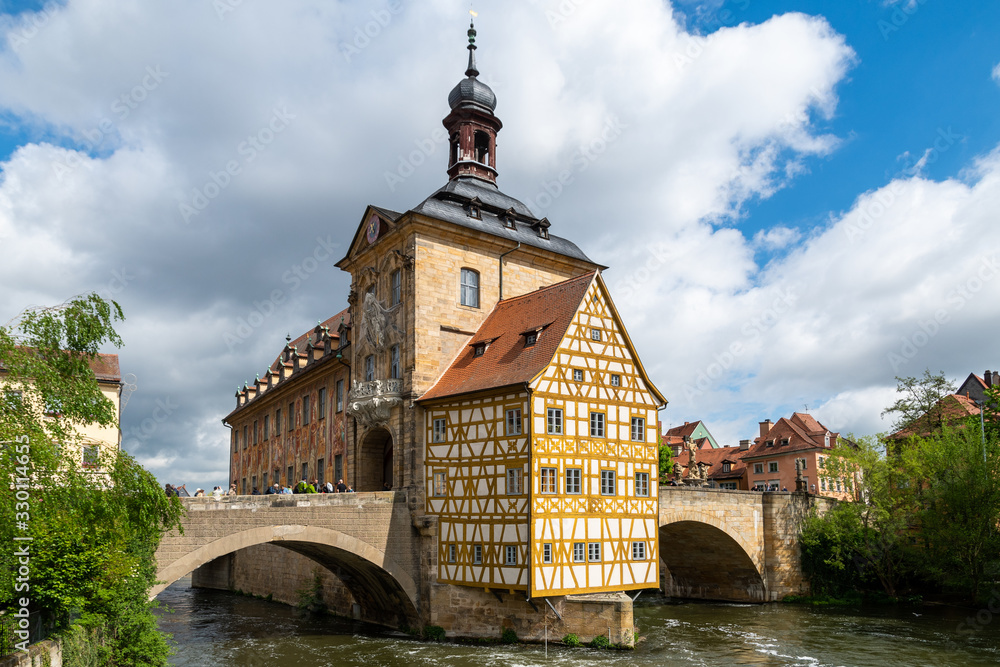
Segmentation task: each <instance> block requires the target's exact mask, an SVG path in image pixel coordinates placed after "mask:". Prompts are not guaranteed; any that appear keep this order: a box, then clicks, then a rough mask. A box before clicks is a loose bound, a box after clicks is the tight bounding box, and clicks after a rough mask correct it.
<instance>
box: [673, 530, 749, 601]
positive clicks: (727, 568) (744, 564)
mask: <svg viewBox="0 0 1000 667" xmlns="http://www.w3.org/2000/svg"><path fill="white" fill-rule="evenodd" d="M660 558H662V560H663V562H664V564H665V565H666V569H667V570H668V572H666V573H664V577H663V588H664V592H665V593H666V594H667V595H670V596H672V597H679V598H694V599H700V600H729V601H733V602H764V601H766V599H767V587H766V585H765V582H764V578H763V577H762V576H761V573H760V570H759V568H758V566H757V564H755V563H754V560H753V559H752V558H751V556H750V554H749V553H747V550H746V549H745V548H744V547H743V545H741V544H740V543H739V542H738V541H737V540H736V539H734V538H733V537H731V536H730V535H729V534H727V533H726V532H725V531H724V530H722V529H721V528H718V527H716V526H713V525H711V524H708V523H704V522H701V521H690V520H684V521H676V522H673V523H668V524H666V525H663V526H661V527H660Z"/></svg>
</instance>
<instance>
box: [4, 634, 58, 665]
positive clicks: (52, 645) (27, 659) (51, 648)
mask: <svg viewBox="0 0 1000 667" xmlns="http://www.w3.org/2000/svg"><path fill="white" fill-rule="evenodd" d="M62 664H63V659H62V644H61V643H59V642H58V641H52V640H50V639H46V640H45V641H42V642H38V643H37V644H32V645H31V646H29V647H28V652H27V653H21V652H17V653H12V654H11V655H8V656H6V657H3V658H0V667H62Z"/></svg>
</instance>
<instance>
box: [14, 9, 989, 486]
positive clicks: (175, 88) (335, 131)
mask: <svg viewBox="0 0 1000 667" xmlns="http://www.w3.org/2000/svg"><path fill="white" fill-rule="evenodd" d="M221 3H222V6H228V7H229V10H231V11H228V10H227V11H219V9H218V7H219V6H220V3H218V2H208V1H207V0H170V1H167V0H162V1H154V0H65V1H64V2H60V3H53V4H44V5H43V3H39V2H33V3H26V2H10V1H6V2H5V1H3V0H0V252H2V253H3V254H4V257H3V259H4V261H3V262H0V287H2V289H0V321H7V320H9V319H10V318H11V317H13V316H14V315H16V313H18V312H20V311H21V310H22V309H23V308H25V307H26V306H28V305H31V304H51V303H59V302H61V301H63V300H65V299H66V298H68V297H70V296H72V295H74V294H78V293H81V292H83V291H87V290H96V291H99V292H101V293H103V294H105V295H106V296H111V297H113V298H115V299H117V300H119V302H120V303H121V304H122V306H123V307H124V309H125V312H126V315H127V317H128V320H127V321H126V322H125V323H124V324H123V326H122V335H123V337H124V339H125V341H126V345H125V347H124V348H123V349H122V350H121V351H120V352H119V354H120V358H121V362H122V370H123V372H125V373H131V374H133V375H134V376H135V378H136V387H137V388H136V390H135V391H134V393H133V394H132V395H131V397H130V400H129V404H128V406H127V408H126V410H125V411H124V413H123V418H122V426H123V431H124V434H125V435H124V447H125V448H126V449H128V450H129V451H131V452H133V453H135V454H136V456H137V457H138V458H139V459H140V460H141V461H142V462H143V463H145V464H146V465H147V466H149V467H150V468H151V469H152V470H153V471H154V472H155V473H156V474H157V475H159V476H160V477H161V479H162V480H164V481H171V482H175V483H180V482H187V483H189V484H191V483H193V484H196V485H200V486H205V487H208V485H210V484H212V485H214V484H222V483H224V482H225V477H226V467H227V447H226V441H227V440H228V433H227V431H226V430H225V428H224V427H223V426H222V424H221V421H220V420H221V418H222V417H223V416H224V415H226V414H227V413H228V412H229V411H230V410H231V409H232V408H233V406H234V403H233V397H232V393H233V390H234V388H235V387H236V386H237V385H238V384H241V383H242V382H243V381H245V380H250V381H252V380H253V378H254V375H255V374H256V373H260V372H261V371H262V370H263V369H264V368H265V367H266V366H267V364H268V363H269V362H270V361H271V360H272V359H273V358H274V357H275V356H276V355H277V353H278V352H279V350H280V349H281V345H282V344H283V342H284V337H285V334H286V333H291V334H292V335H293V336H295V335H298V334H299V333H302V332H303V331H305V330H306V329H307V328H309V327H311V326H312V325H314V324H315V322H316V321H317V320H321V319H326V318H327V317H329V316H331V315H333V314H334V313H336V312H339V311H340V310H341V309H342V308H344V307H345V305H346V294H347V290H348V289H349V278H348V277H347V276H345V275H343V274H342V273H341V272H340V271H339V270H337V269H336V268H334V267H333V262H334V261H335V260H336V259H339V257H338V258H335V259H334V260H332V261H330V262H326V263H324V264H323V265H322V266H321V267H320V269H319V270H318V271H317V272H316V273H315V274H314V275H313V276H312V277H310V279H309V280H308V281H305V282H304V283H303V284H302V285H301V286H298V285H297V286H295V288H294V289H291V288H290V287H289V285H288V284H287V283H286V282H284V281H283V280H282V276H283V275H284V274H285V273H286V272H287V271H288V270H289V268H290V267H292V266H295V265H296V264H297V263H299V262H301V260H302V258H303V257H305V256H308V255H309V254H311V253H312V252H313V251H314V250H315V248H316V247H320V246H322V245H323V244H325V243H340V244H344V243H346V239H347V238H349V236H350V235H351V234H353V232H354V229H355V226H356V225H357V224H358V223H359V221H360V216H361V215H362V213H363V211H364V209H365V206H366V205H368V204H376V205H380V206H385V207H388V208H393V209H396V210H406V209H408V208H410V207H413V206H415V205H416V204H418V203H419V202H420V201H421V200H422V199H424V198H425V197H426V196H427V195H429V194H430V193H431V192H433V191H434V190H436V189H437V188H438V187H440V186H441V185H442V184H443V183H444V180H445V178H446V176H445V165H444V159H445V158H444V151H443V149H440V147H439V146H436V145H435V144H434V142H433V141H431V140H430V139H429V138H430V137H433V136H434V134H435V132H437V129H438V128H439V127H440V122H441V119H442V118H443V117H444V115H445V114H446V113H447V110H448V107H447V103H446V99H447V94H448V91H449V90H450V89H451V87H452V86H454V84H455V83H457V82H458V80H459V79H460V78H461V77H462V73H463V72H464V69H465V58H466V52H465V50H464V47H465V44H466V41H465V30H466V28H467V25H468V13H467V12H468V3H467V2H465V1H461V0H421V2H420V3H405V2H404V3H399V2H396V1H395V0H372V1H365V2H361V1H353V0H342V1H340V2H330V1H328V0H288V1H287V2H283V3H281V5H280V6H278V5H273V4H269V3H249V2H235V0H234V1H233V2H232V3H229V0H221ZM479 5H481V6H479ZM43 8H44V9H43ZM477 11H479V19H477V28H478V29H479V40H478V44H479V47H480V48H479V51H478V58H479V68H480V71H481V72H482V76H481V78H482V79H483V80H485V81H486V82H487V83H489V85H491V86H492V87H493V89H494V90H495V92H496V94H497V97H498V100H499V103H498V107H497V114H498V115H499V116H500V118H501V119H502V121H503V123H504V128H503V130H502V132H501V134H500V135H499V143H498V153H497V159H498V167H499V170H500V178H499V184H500V187H501V189H503V190H504V191H505V192H507V193H508V194H510V195H512V196H515V197H517V198H519V199H521V200H523V201H525V202H527V203H529V205H533V206H535V208H536V212H539V213H543V214H544V215H546V216H547V217H548V218H549V219H550V221H551V222H552V224H553V227H552V230H551V231H552V233H553V234H556V235H559V236H564V237H568V238H570V239H571V240H573V241H574V242H576V243H577V244H578V245H579V246H580V247H581V248H582V249H583V250H584V251H585V252H586V253H588V254H589V255H590V256H591V257H592V258H593V259H595V260H596V261H598V262H600V263H602V264H606V265H608V266H609V267H610V269H609V270H608V271H607V272H606V275H605V279H606V281H607V282H608V284H609V286H610V288H611V291H612V296H613V298H614V299H615V302H616V304H617V306H618V308H619V310H620V312H621V313H622V314H623V317H624V318H625V323H626V326H627V327H628V328H629V332H630V335H631V337H632V339H633V341H634V342H635V343H636V345H637V347H638V351H639V354H640V355H641V357H642V359H643V362H644V365H645V367H646V369H647V370H648V371H649V372H650V374H651V376H652V378H653V381H654V382H655V383H656V384H657V386H658V388H659V389H660V391H661V392H662V393H663V394H664V395H665V396H667V398H668V399H669V400H670V405H669V406H668V407H667V409H666V410H664V411H663V413H662V414H661V416H662V419H663V421H664V424H665V425H670V424H679V423H683V422H684V421H693V420H695V419H702V420H704V421H705V422H706V423H707V424H708V425H709V428H710V429H711V431H712V432H713V434H714V435H715V436H716V437H717V438H718V439H719V440H720V441H721V442H723V443H724V444H726V443H728V444H735V443H736V442H738V441H739V440H740V439H743V438H747V437H752V436H753V434H754V431H755V430H756V424H757V422H758V421H760V420H763V419H765V418H770V419H772V420H776V419H778V418H780V417H782V416H787V415H788V414H789V413H790V412H791V411H793V410H801V409H803V406H805V405H808V406H809V408H810V411H811V412H812V413H813V414H814V415H815V416H816V417H817V418H818V419H820V420H821V421H822V422H823V423H825V424H826V425H827V426H829V427H830V428H831V429H834V430H841V431H845V432H847V431H852V432H855V433H873V432H876V431H879V430H883V429H885V428H886V427H887V426H888V424H887V423H885V422H883V421H882V420H881V418H880V412H881V410H882V409H883V408H884V407H885V406H886V405H887V404H889V403H891V402H892V400H893V394H894V388H895V382H894V379H893V378H894V376H895V375H920V374H921V373H922V371H923V369H924V368H931V369H932V370H934V371H938V370H943V371H945V373H946V374H948V375H949V376H950V377H952V378H956V379H958V380H959V381H961V380H962V379H964V378H965V377H966V376H967V375H968V373H970V372H976V373H978V374H982V372H983V371H984V370H985V369H987V368H991V369H992V368H996V367H1000V354H998V353H997V352H996V346H995V343H994V342H993V338H992V337H991V336H990V335H989V334H988V333H987V332H989V331H995V329H996V323H997V321H1000V280H993V278H992V276H993V274H994V273H1000V271H996V272H995V271H994V269H993V266H994V263H995V262H996V258H997V257H998V256H1000V225H997V224H996V220H995V215H996V211H997V210H998V209H1000V70H998V69H997V68H998V65H1000V40H998V39H997V34H1000V3H996V2H985V3H944V2H941V1H940V0H926V1H924V2H920V1H919V0H870V1H869V0H845V1H843V2H832V1H830V2H791V1H787V2H786V1H765V0H736V1H734V2H726V3H719V2H717V1H715V2H708V3H699V2H690V1H688V0H676V1H675V2H674V3H673V4H664V3H663V2H661V1H660V0H630V1H629V2H628V3H600V2H593V1H592V0H590V1H587V0H531V1H529V0H524V1H523V2H510V3H504V4H502V5H501V4H500V3H492V4H487V3H477ZM24 12H28V13H24ZM32 12H35V13H32ZM37 12H41V13H40V14H39V13H37ZM39 17H44V20H41V19H40V18H39ZM32 19H35V20H36V22H40V23H41V24H42V25H41V27H40V28H38V29H37V30H34V29H32V28H31V27H30V26H31V23H30V21H31V20H32ZM366 31H367V34H366ZM151 71H156V72H162V75H158V77H157V78H150V75H149V72H151ZM144 82H145V83H144ZM122 95H126V96H129V95H136V96H137V97H138V98H141V99H139V100H138V101H136V102H135V103H134V108H131V109H130V111H129V114H128V115H127V116H125V117H122V115H120V114H116V112H114V111H113V109H114V107H113V106H112V105H113V104H114V103H115V100H118V99H121V96H122ZM276 113H280V114H287V115H288V116H289V118H290V122H289V123H288V128H287V130H285V131H283V132H282V133H280V134H278V135H277V136H276V137H275V139H274V141H273V143H271V144H269V145H268V146H267V149H266V150H265V151H262V152H260V154H259V156H257V157H256V158H255V159H254V160H253V161H252V162H250V161H247V162H245V163H243V162H241V166H242V173H241V175H240V176H239V177H238V178H234V179H232V182H231V183H230V184H228V185H227V186H226V187H225V188H224V189H223V191H222V192H221V193H220V195H219V196H218V197H217V198H215V199H213V200H212V202H211V203H210V205H209V206H208V207H207V208H206V209H204V210H203V211H201V212H200V213H199V214H198V215H197V216H196V217H194V218H192V219H185V218H184V217H183V216H182V215H180V214H179V207H180V206H181V205H182V204H184V203H185V202H190V201H192V197H193V193H195V192H196V191H197V190H199V189H201V188H203V187H204V185H205V183H206V182H207V181H208V179H209V178H210V175H211V174H212V173H215V172H217V171H218V169H219V168H220V165H225V164H226V162H227V160H229V159H233V158H238V159H240V160H242V159H243V157H242V155H241V154H240V153H239V151H238V146H239V145H240V142H241V141H242V140H243V139H244V138H245V137H246V136H247V135H248V134H249V133H253V132H255V131H256V130H257V128H260V127H262V126H265V125H266V123H267V122H268V120H269V119H270V118H272V116H273V115H274V114H276ZM107 123H110V124H109V125H108V124H107ZM102 124H103V125H102ZM100 127H105V129H106V130H108V131H107V132H106V137H107V138H105V139H104V140H103V141H102V142H101V144H100V146H99V147H98V148H97V149H96V150H93V151H90V152H88V151H87V149H86V145H85V143H84V138H85V137H86V136H87V135H88V134H90V135H91V136H92V135H93V133H94V131H95V128H100ZM608 127H613V128H616V129H615V131H614V132H613V133H612V135H613V136H612V138H611V139H610V140H609V141H607V142H602V141H601V140H600V137H601V136H602V135H606V132H605V130H606V128H608ZM428 142H429V143H428ZM595 142H596V143H595ZM936 142H937V143H936ZM421 146H425V147H426V146H430V148H429V149H426V150H425V149H422V148H420V147H421ZM588 146H591V147H593V146H597V147H598V148H599V151H597V152H595V153H593V155H592V159H588V161H587V162H586V168H585V169H583V168H576V167H574V165H578V164H579V160H578V159H577V158H578V157H579V156H580V154H581V150H583V149H586V147H588ZM935 146H936V147H935ZM415 150H416V151H417V152H420V151H421V150H425V153H423V154H421V155H418V158H419V164H410V162H411V161H412V157H411V156H412V155H413V154H414V151H415ZM588 150H589V149H588ZM928 151H930V152H929V153H928ZM922 158H924V162H923V163H921V164H920V166H919V167H913V165H914V164H916V162H917V161H918V160H921V159H922ZM403 164H406V165H407V166H408V167H412V168H411V169H409V172H412V173H409V172H408V175H407V176H406V177H405V178H402V179H401V181H400V182H394V183H392V184H390V182H389V180H387V176H391V174H394V173H397V172H398V170H399V169H400V165H403ZM568 167H569V168H571V169H573V172H572V177H573V180H572V183H571V184H568V185H567V187H565V188H564V189H563V192H561V194H559V195H558V196H556V197H555V198H551V201H549V200H547V199H546V198H545V197H539V195H541V194H544V193H545V192H546V187H547V184H550V183H551V182H552V181H553V179H556V178H557V177H558V174H559V173H560V171H561V170H564V169H566V168H568ZM390 180H391V179H390ZM539 202H540V203H539ZM539 206H541V209H539ZM276 289H279V290H282V294H283V301H282V303H281V304H280V305H279V306H278V307H276V308H274V309H273V313H274V314H273V315H269V316H268V317H266V318H264V322H263V323H262V324H261V326H259V327H256V328H255V329H254V330H253V331H252V333H251V334H250V335H249V336H247V337H245V339H241V340H240V342H239V343H238V344H235V345H234V344H232V343H231V340H232V338H231V336H232V333H233V332H234V331H236V330H238V327H239V323H240V322H241V321H243V320H246V318H247V317H248V316H250V315H251V314H252V313H254V312H255V311H256V310H258V309H259V308H260V306H259V304H261V302H262V301H263V300H265V299H266V298H267V296H268V295H270V294H272V293H273V291H274V290H276ZM935 318H937V319H935ZM227 341H230V342H229V343H227ZM734 346H735V349H739V350H740V351H739V352H738V353H736V354H733V353H732V352H731V350H732V349H734ZM192 374H194V376H196V377H198V378H199V382H198V383H197V384H196V386H195V387H192V386H190V385H189V382H188V381H189V379H190V377H192ZM163 404H169V405H172V406H176V408H175V409H172V410H171V414H170V415H169V418H168V419H166V420H163V421H162V422H160V421H157V422H153V421H150V420H151V418H152V417H151V416H152V415H154V414H162V410H160V411H157V406H159V405H163Z"/></svg>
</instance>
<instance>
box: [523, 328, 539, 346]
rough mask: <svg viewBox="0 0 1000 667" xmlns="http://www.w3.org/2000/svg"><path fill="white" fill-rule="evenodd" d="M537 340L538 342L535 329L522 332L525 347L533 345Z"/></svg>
mask: <svg viewBox="0 0 1000 667" xmlns="http://www.w3.org/2000/svg"><path fill="white" fill-rule="evenodd" d="M537 342H538V332H537V331H529V332H528V333H526V334H524V346H525V347H527V346H529V345H534V344H535V343H537Z"/></svg>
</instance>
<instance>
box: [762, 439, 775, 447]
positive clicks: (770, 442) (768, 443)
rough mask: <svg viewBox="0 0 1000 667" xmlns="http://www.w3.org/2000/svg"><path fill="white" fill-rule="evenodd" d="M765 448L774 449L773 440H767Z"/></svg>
mask: <svg viewBox="0 0 1000 667" xmlns="http://www.w3.org/2000/svg"><path fill="white" fill-rule="evenodd" d="M764 446H765V447H774V440H768V441H767V442H765V443H764Z"/></svg>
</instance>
